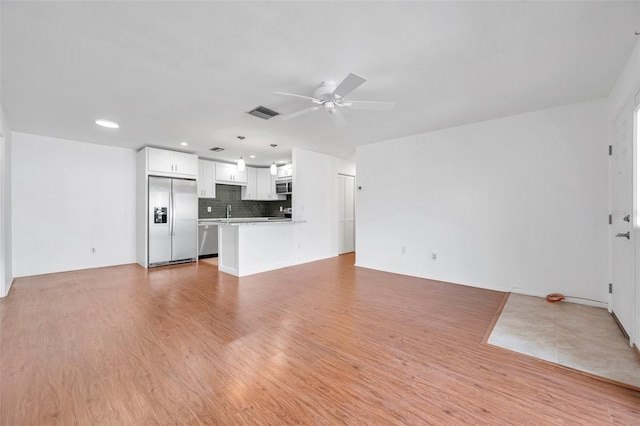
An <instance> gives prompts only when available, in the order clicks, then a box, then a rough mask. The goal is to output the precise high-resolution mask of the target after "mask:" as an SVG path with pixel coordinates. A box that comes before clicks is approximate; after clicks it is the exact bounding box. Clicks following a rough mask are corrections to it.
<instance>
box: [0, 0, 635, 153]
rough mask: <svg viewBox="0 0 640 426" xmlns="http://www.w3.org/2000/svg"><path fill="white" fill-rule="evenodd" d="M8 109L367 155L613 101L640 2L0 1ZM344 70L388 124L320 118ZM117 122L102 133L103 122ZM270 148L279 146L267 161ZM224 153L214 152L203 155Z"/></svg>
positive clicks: (64, 129)
mask: <svg viewBox="0 0 640 426" xmlns="http://www.w3.org/2000/svg"><path fill="white" fill-rule="evenodd" d="M0 8H1V10H0V12H1V19H2V22H1V23H2V28H1V43H2V44H1V49H2V50H1V61H2V65H1V66H2V68H1V71H2V75H1V78H2V93H1V101H2V106H3V108H4V110H5V113H6V115H7V116H8V119H9V123H10V124H11V126H12V128H13V130H15V131H19V132H25V133H33V134H40V135H46V136H54V137H60V138H67V139H73V140H79V141H85V142H92V143H99V144H107V145H114V146H123V147H131V148H140V147H142V146H144V145H152V146H159V147H168V148H172V149H180V148H181V147H180V145H179V142H180V141H187V142H188V143H189V146H188V147H187V148H186V150H188V151H191V152H196V153H198V154H199V155H200V156H202V157H209V158H217V159H220V160H227V161H232V160H234V159H237V158H238V157H239V155H240V146H239V143H238V141H237V139H236V136H238V135H244V136H246V140H245V142H244V146H243V148H242V151H243V153H244V156H245V158H247V157H248V155H249V154H255V155H256V158H255V159H253V160H251V159H248V158H247V159H248V161H247V162H248V164H250V165H251V164H253V165H268V164H270V162H271V161H273V160H281V159H285V158H290V155H291V147H294V146H295V147H301V148H305V149H310V150H314V151H318V152H324V153H327V154H331V155H335V156H338V157H342V158H353V153H354V148H355V147H356V146H358V145H362V144H368V143H372V142H377V141H382V140H388V139H392V138H396V137H401V136H406V135H411V134H416V133H421V132H426V131H430V130H435V129H440V128H446V127H452V126H458V125H463V124H467V123H472V122H478V121H483V120H488V119H492V118H497V117H502V116H507V115H513V114H517V113H522V112H527V111H532V110H537V109H542V108H548V107H552V106H556V105H563V104H568V103H574V102H579V101H584V100H589V99H594V98H599V97H604V96H607V95H608V94H609V92H610V90H611V88H612V85H613V84H614V82H615V80H616V78H617V76H618V74H619V72H620V71H621V69H622V67H623V65H624V63H625V61H626V59H627V57H628V55H629V54H630V52H631V49H632V48H633V46H634V44H635V42H636V40H637V37H636V36H635V35H634V31H638V30H639V29H640V28H638V26H639V23H640V19H639V16H640V2H638V1H633V2H614V1H607V2H574V1H569V2H398V1H393V2H268V1H262V2H239V1H238V2H202V1H201V2H111V1H109V2H80V1H77V2H68V1H47V2H24V1H21V2H12V1H4V0H3V1H2V2H1V3H0ZM349 72H353V73H356V74H359V75H362V76H363V77H365V78H367V79H368V81H367V82H366V83H365V84H364V85H362V86H361V87H360V88H358V89H356V90H355V91H354V92H353V93H352V95H351V96H350V97H349V98H351V99H352V100H377V101H393V102H395V103H396V108H395V109H394V110H393V111H391V112H376V111H362V110H357V111H356V110H343V111H344V115H345V118H346V120H347V122H348V126H347V127H346V128H337V127H335V126H334V125H333V123H332V122H331V120H330V118H329V117H328V116H327V115H326V113H325V112H324V111H316V112H314V113H311V114H308V115H305V116H302V117H298V118H296V119H293V120H290V121H283V120H279V119H277V118H274V119H271V120H268V121H265V120H261V119H258V118H255V117H252V116H249V115H247V114H246V113H245V112H246V111H249V110H250V109H252V108H253V107H255V106H258V105H264V106H266V107H269V108H272V109H274V110H276V111H279V112H281V113H283V114H286V113H290V112H293V111H296V110H298V109H301V108H303V107H305V106H309V104H307V103H306V101H304V100H297V99H294V98H285V97H279V96H276V95H273V92H274V91H284V92H293V93H300V94H307V95H311V94H312V93H313V90H314V88H315V87H316V86H317V85H318V84H319V83H320V82H321V81H323V80H334V81H336V82H339V81H341V80H342V79H343V78H344V77H345V76H346V75H347V74H348V73H349ZM99 117H100V118H107V119H111V120H115V121H117V122H119V123H120V125H121V127H120V129H117V130H109V129H103V128H99V127H97V126H96V125H95V124H93V121H94V120H95V119H96V118H99ZM271 143H277V144H278V147H277V148H276V149H275V150H272V149H271V148H270V146H269V144H271ZM214 146H220V147H224V148H226V150H225V151H224V152H222V153H219V154H214V153H211V152H209V151H208V149H209V148H211V147H214Z"/></svg>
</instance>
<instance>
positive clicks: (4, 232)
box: [0, 107, 13, 297]
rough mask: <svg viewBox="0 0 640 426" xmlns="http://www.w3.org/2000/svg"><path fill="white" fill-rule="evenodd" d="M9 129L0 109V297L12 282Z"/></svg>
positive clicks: (7, 292)
mask: <svg viewBox="0 0 640 426" xmlns="http://www.w3.org/2000/svg"><path fill="white" fill-rule="evenodd" d="M11 136H12V135H11V128H10V127H9V122H8V120H7V118H6V116H5V115H4V111H3V110H2V108H1V107H0V297H5V296H6V295H7V294H9V289H10V288H11V284H12V282H13V269H12V256H11V254H12V252H11V139H12V137H11Z"/></svg>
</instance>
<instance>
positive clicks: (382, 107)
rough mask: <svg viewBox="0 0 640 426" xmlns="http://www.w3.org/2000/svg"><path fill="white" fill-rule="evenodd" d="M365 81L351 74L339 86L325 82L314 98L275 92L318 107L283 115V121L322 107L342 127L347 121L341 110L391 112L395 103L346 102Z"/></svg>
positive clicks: (314, 94) (315, 92)
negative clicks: (306, 101)
mask: <svg viewBox="0 0 640 426" xmlns="http://www.w3.org/2000/svg"><path fill="white" fill-rule="evenodd" d="M365 81H367V80H366V79H365V78H364V77H360V76H359V75H357V74H353V73H350V74H349V75H347V76H346V77H345V79H344V80H342V82H341V83H340V84H338V85H336V83H335V82H333V81H323V82H322V83H320V85H319V86H318V87H317V88H316V90H314V92H313V96H305V95H298V94H295V93H286V92H275V93H276V94H277V95H282V96H291V97H296V98H301V99H306V100H310V101H311V102H313V103H314V104H315V105H316V106H312V107H307V108H304V109H301V110H299V111H295V112H292V113H290V114H286V115H282V116H280V118H281V119H282V120H290V119H292V118H296V117H299V116H301V115H304V114H308V113H310V112H313V111H317V110H318V109H320V107H322V108H323V109H324V110H325V111H327V112H328V114H329V116H330V117H331V119H332V120H333V122H334V123H335V125H336V126H339V127H342V126H344V125H345V124H346V121H345V119H344V117H343V115H342V113H341V112H340V108H352V109H368V110H372V111H390V110H392V109H393V107H394V105H395V104H394V103H393V102H377V101H346V100H345V99H344V98H345V96H348V95H349V94H350V93H351V92H352V91H354V90H355V89H357V88H358V87H360V85H362V84H363V83H364V82H365Z"/></svg>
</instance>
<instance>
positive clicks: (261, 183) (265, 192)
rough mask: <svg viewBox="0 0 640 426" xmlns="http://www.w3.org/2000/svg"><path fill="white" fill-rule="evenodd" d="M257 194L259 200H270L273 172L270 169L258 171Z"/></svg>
mask: <svg viewBox="0 0 640 426" xmlns="http://www.w3.org/2000/svg"><path fill="white" fill-rule="evenodd" d="M256 172H257V173H256V174H257V176H256V178H257V179H256V181H257V185H256V187H257V188H256V194H257V197H258V200H268V199H269V195H270V194H271V172H269V169H256Z"/></svg>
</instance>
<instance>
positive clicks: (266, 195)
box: [242, 167, 286, 201]
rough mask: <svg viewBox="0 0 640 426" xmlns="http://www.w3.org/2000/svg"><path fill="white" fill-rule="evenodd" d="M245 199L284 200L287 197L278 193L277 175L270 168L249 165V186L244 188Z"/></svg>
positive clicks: (243, 195)
mask: <svg viewBox="0 0 640 426" xmlns="http://www.w3.org/2000/svg"><path fill="white" fill-rule="evenodd" d="M242 199H243V200H259V201H269V200H284V199H286V197H283V196H278V195H277V194H276V180H275V176H271V172H270V171H269V169H265V168H255V167H247V186H245V187H243V188H242Z"/></svg>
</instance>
